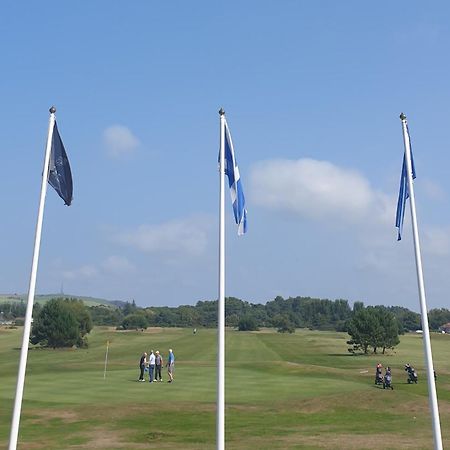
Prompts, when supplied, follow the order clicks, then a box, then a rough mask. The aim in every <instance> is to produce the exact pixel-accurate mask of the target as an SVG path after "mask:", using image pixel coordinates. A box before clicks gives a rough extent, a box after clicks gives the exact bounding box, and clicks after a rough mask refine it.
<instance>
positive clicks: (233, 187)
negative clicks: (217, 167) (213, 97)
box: [225, 122, 247, 235]
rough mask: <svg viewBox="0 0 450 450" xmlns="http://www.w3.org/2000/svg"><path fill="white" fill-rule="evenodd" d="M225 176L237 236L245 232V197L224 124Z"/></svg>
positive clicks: (229, 136)
mask: <svg viewBox="0 0 450 450" xmlns="http://www.w3.org/2000/svg"><path fill="white" fill-rule="evenodd" d="M225 175H227V176H228V183H229V186H230V193H231V201H232V202H233V212H234V220H235V221H236V224H237V226H238V235H243V234H244V233H246V232H247V210H246V209H245V197H244V191H243V189H242V181H241V176H240V174H239V167H238V165H237V162H236V157H235V155H234V149H233V143H232V141H231V135H230V131H229V130H228V125H227V123H226V122H225Z"/></svg>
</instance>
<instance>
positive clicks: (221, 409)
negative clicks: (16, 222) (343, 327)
mask: <svg viewBox="0 0 450 450" xmlns="http://www.w3.org/2000/svg"><path fill="white" fill-rule="evenodd" d="M219 115H220V166H219V171H220V213H219V302H218V323H217V339H218V342H217V406H216V407H217V412H216V448H217V450H224V449H225V111H224V110H223V109H222V108H220V111H219Z"/></svg>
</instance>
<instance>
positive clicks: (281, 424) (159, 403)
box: [0, 328, 450, 450]
mask: <svg viewBox="0 0 450 450" xmlns="http://www.w3.org/2000/svg"><path fill="white" fill-rule="evenodd" d="M21 338H22V329H17V330H9V329H1V328H0V367H1V383H0V445H1V446H2V447H5V446H6V445H7V442H8V437H9V430H10V424H11V415H12V407H13V401H14V395H15V380H16V376H17V368H18V361H19V353H20V351H19V349H18V347H19V346H20V342H21ZM347 339H348V336H347V335H346V334H345V333H335V332H317V331H306V330H297V332H296V333H295V334H292V335H284V334H279V333H276V332H274V331H272V330H262V331H260V332H245V333H244V332H237V331H234V330H227V334H226V349H227V356H226V448H227V449H254V450H259V449H287V448H289V449H291V448H292V449H322V448H327V449H337V448H338V449H372V448H373V449H375V448H380V447H381V448H385V449H399V448H411V449H431V448H432V447H433V441H432V432H431V419H430V413H429V408H428V395H427V383H426V379H425V373H424V367H423V347H422V337H421V336H420V335H415V334H414V335H413V334H411V335H406V336H402V337H401V343H400V345H399V346H398V348H397V349H396V350H395V352H390V353H389V354H387V355H378V356H376V355H375V356H374V355H370V356H352V355H350V354H348V352H347V345H346V340H347ZM107 340H109V341H110V348H109V363H108V371H107V374H106V379H104V377H103V373H104V360H105V350H106V341H107ZM89 344H90V345H89V348H88V349H84V350H43V349H38V348H36V349H35V348H33V349H31V348H30V352H29V358H28V367H27V378H26V386H25V394H24V401H23V408H22V419H21V427H20V434H19V448H22V449H103V448H104V449H109V450H113V449H143V448H155V449H156V448H158V449H200V450H201V449H213V448H215V401H216V398H215V395H216V394H215V392H216V330H203V329H199V330H198V333H197V334H196V335H194V334H193V333H192V330H190V329H149V330H147V331H145V332H137V331H136V332H120V331H115V330H112V329H106V328H95V329H94V330H93V331H92V332H91V334H90V336H89ZM449 345H450V336H448V335H438V334H436V335H433V336H432V346H433V356H434V360H435V367H436V371H437V375H438V379H437V387H438V399H439V407H440V415H441V424H442V434H443V439H444V448H445V447H450V432H449V425H450V361H449V358H448V356H447V355H448V347H449ZM169 347H170V348H173V349H174V353H175V356H176V371H175V382H174V383H173V384H169V383H166V382H165V381H166V380H167V376H165V375H166V373H165V372H164V373H163V377H164V376H165V379H164V383H154V384H150V383H148V382H147V383H138V382H137V381H136V380H137V378H138V375H139V370H138V361H139V357H140V355H141V354H142V352H143V351H148V350H150V349H154V350H157V349H158V350H160V352H161V353H162V354H163V356H164V357H167V353H168V349H169ZM378 361H380V362H381V363H382V364H383V366H384V367H386V366H387V365H389V366H391V368H392V372H393V384H394V388H395V389H394V390H393V391H390V390H389V391H387V390H386V391H385V390H383V389H382V388H380V387H378V386H375V385H374V383H373V380H374V372H375V365H376V363H377V362H378ZM407 362H409V363H411V364H412V365H414V366H415V367H416V369H417V371H418V373H419V383H418V384H417V385H408V384H407V383H406V373H405V372H404V370H403V365H404V364H405V363H407ZM147 379H148V378H147Z"/></svg>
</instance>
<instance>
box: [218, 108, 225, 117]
mask: <svg viewBox="0 0 450 450" xmlns="http://www.w3.org/2000/svg"><path fill="white" fill-rule="evenodd" d="M219 114H220V115H221V116H224V115H225V110H224V109H223V108H220V109H219Z"/></svg>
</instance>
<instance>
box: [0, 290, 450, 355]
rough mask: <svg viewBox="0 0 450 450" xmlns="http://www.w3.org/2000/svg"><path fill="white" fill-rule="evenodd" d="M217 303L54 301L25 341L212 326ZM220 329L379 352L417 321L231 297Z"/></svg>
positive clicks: (438, 314)
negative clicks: (327, 334)
mask: <svg viewBox="0 0 450 450" xmlns="http://www.w3.org/2000/svg"><path fill="white" fill-rule="evenodd" d="M217 304H218V302H217V301H199V302H197V304H196V305H181V306H178V307H168V306H163V307H154V306H152V307H147V308H141V307H139V306H137V305H136V303H135V302H134V301H132V302H126V303H122V304H120V305H118V306H106V305H99V306H91V307H87V306H85V304H84V303H83V301H82V300H79V299H73V298H71V299H69V298H58V299H53V300H50V301H49V302H47V303H46V304H44V305H43V306H42V305H40V304H38V303H36V304H35V305H34V309H33V318H34V322H33V327H32V333H31V338H30V341H31V343H33V344H40V345H42V346H48V347H67V346H77V347H83V346H87V335H88V334H89V332H90V330H91V329H92V327H93V326H94V325H106V326H114V327H116V328H118V329H122V330H130V329H145V328H147V327H151V326H158V327H194V328H197V327H208V328H214V327H216V326H217ZM25 310H26V305H25V303H24V302H20V303H18V302H5V303H1V304H0V319H3V320H16V321H17V320H18V318H21V317H23V316H24V315H25ZM448 322H450V310H448V309H432V310H430V311H429V323H430V328H431V330H438V329H439V327H440V326H442V325H443V324H445V323H448ZM225 324H226V326H228V327H233V328H238V329H239V330H243V331H245V330H257V329H259V328H261V327H271V328H276V329H277V330H278V331H279V332H289V333H292V332H294V331H295V329H296V328H309V329H312V330H335V331H346V332H348V334H349V335H350V339H349V341H348V342H347V343H348V345H349V351H350V352H352V353H357V352H364V353H367V352H368V351H369V349H371V350H372V351H373V352H375V353H376V352H377V351H378V350H380V351H382V352H383V353H384V351H385V350H386V349H389V348H393V347H395V346H396V345H397V344H398V342H399V338H398V335H399V334H402V333H405V332H407V331H415V330H418V329H420V328H421V324H420V315H419V314H417V313H415V312H413V311H410V310H409V309H407V308H404V307H398V306H389V307H386V306H368V307H365V306H364V304H363V303H362V302H355V303H354V305H353V308H351V307H350V305H349V304H348V301H347V300H343V299H337V300H328V299H318V298H311V297H289V298H287V299H284V298H283V297H280V296H278V297H276V298H275V299H274V300H271V301H268V302H267V303H266V304H265V305H263V304H253V303H249V302H247V301H244V300H240V299H238V298H235V297H228V298H226V299H225Z"/></svg>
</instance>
